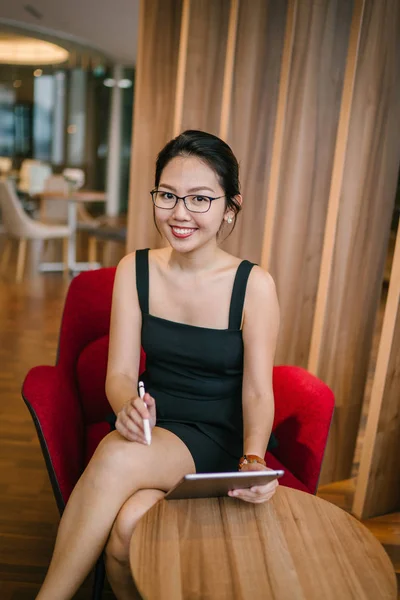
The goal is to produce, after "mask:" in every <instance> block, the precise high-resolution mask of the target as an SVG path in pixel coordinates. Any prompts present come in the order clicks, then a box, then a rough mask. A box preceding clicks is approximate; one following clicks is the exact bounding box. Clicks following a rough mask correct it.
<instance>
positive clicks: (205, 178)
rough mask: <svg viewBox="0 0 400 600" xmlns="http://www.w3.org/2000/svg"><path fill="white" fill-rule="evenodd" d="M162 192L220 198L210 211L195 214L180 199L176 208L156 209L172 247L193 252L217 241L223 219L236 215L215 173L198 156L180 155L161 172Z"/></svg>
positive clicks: (160, 226)
mask: <svg viewBox="0 0 400 600" xmlns="http://www.w3.org/2000/svg"><path fill="white" fill-rule="evenodd" d="M157 189H158V190H159V191H164V192H171V193H173V194H176V195H177V196H181V197H182V196H187V195H189V194H196V195H199V196H209V197H212V198H217V197H219V196H222V198H219V199H218V200H214V201H213V202H211V206H210V209H209V210H208V211H207V212H204V213H199V212H191V211H189V210H188V209H187V208H186V206H185V205H184V203H183V200H179V201H178V203H177V204H176V206H175V207H174V208H173V209H162V208H158V207H155V216H156V222H157V225H158V227H159V229H160V231H161V233H162V234H163V235H164V236H165V237H166V239H167V240H168V242H169V243H170V245H171V246H172V248H173V249H174V250H176V251H178V252H190V251H193V250H196V249H197V248H200V247H203V246H204V245H206V244H208V243H210V242H213V243H216V237H217V233H218V231H219V229H220V227H221V223H222V221H223V219H227V218H228V216H229V215H231V214H232V215H233V213H232V211H229V210H227V209H226V198H225V194H224V190H223V188H222V187H221V185H220V183H219V181H218V177H217V175H216V173H215V171H214V170H213V169H212V168H211V167H209V166H208V165H207V164H206V163H204V162H202V161H201V160H200V159H198V158H196V157H194V156H187V157H186V156H177V157H175V158H173V159H172V160H170V162H169V163H167V165H166V166H165V167H164V170H163V171H162V173H161V178H160V183H159V185H158V188H157Z"/></svg>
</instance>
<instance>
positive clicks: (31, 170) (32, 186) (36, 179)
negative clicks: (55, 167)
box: [18, 159, 52, 196]
mask: <svg viewBox="0 0 400 600" xmlns="http://www.w3.org/2000/svg"><path fill="white" fill-rule="evenodd" d="M51 173H52V170H51V167H50V166H49V165H46V164H44V163H42V162H40V161H38V160H32V159H26V160H24V161H23V162H22V164H21V169H20V172H19V184H18V190H19V191H20V192H23V193H25V194H28V195H29V196H34V195H35V194H40V192H42V191H43V188H44V182H45V181H46V179H47V178H48V177H49V176H50V175H51Z"/></svg>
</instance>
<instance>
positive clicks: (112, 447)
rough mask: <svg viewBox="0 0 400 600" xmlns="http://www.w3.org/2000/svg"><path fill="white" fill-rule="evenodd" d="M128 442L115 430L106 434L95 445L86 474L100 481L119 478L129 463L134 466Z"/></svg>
mask: <svg viewBox="0 0 400 600" xmlns="http://www.w3.org/2000/svg"><path fill="white" fill-rule="evenodd" d="M127 444H129V442H127V441H126V440H124V439H123V438H122V437H121V436H120V435H119V434H118V433H117V432H112V433H109V434H108V435H106V437H105V438H103V439H102V440H101V442H100V443H99V445H98V446H97V448H96V450H95V452H94V454H93V456H92V458H91V460H90V462H89V464H88V466H87V467H86V475H87V476H89V477H90V478H91V479H94V480H95V481H94V485H95V482H96V480H99V481H100V482H108V483H107V485H109V478H110V477H111V476H114V477H115V478H116V479H119V480H121V479H120V475H121V474H123V473H125V472H126V469H127V467H128V465H129V467H130V469H132V467H133V468H134V464H133V463H134V457H132V453H131V452H129V450H130V449H129V448H128V446H127Z"/></svg>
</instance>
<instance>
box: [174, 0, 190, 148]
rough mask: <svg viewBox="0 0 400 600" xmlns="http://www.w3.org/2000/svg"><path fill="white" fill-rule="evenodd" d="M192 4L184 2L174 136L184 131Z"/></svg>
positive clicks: (186, 0) (185, 0) (188, 0)
mask: <svg viewBox="0 0 400 600" xmlns="http://www.w3.org/2000/svg"><path fill="white" fill-rule="evenodd" d="M190 2H191V0H183V5H182V20H181V31H180V37H179V55H178V72H177V76H176V92H175V110H174V125H173V136H174V137H175V136H177V135H179V133H180V131H181V129H182V114H183V97H184V89H185V74H186V62H187V53H188V40H189V22H190Z"/></svg>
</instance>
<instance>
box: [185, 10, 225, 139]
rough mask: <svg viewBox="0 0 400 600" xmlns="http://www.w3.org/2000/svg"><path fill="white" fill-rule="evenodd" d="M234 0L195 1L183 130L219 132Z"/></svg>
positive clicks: (186, 76)
mask: <svg viewBox="0 0 400 600" xmlns="http://www.w3.org/2000/svg"><path fill="white" fill-rule="evenodd" d="M230 9H231V0H219V1H218V2H215V0H192V3H191V7H190V19H189V23H188V41H187V57H186V73H185V85H184V90H183V98H184V102H183V107H182V129H200V130H203V131H208V132H209V133H213V134H215V135H218V134H219V131H220V121H221V103H222V95H223V81H224V71H225V64H226V52H227V45H228V24H229V14H230Z"/></svg>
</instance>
